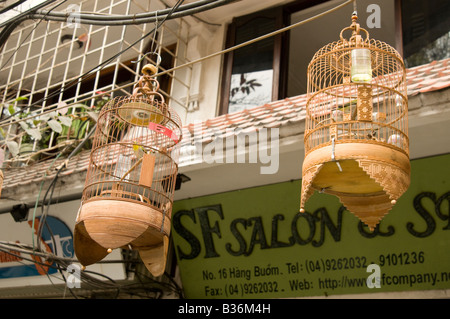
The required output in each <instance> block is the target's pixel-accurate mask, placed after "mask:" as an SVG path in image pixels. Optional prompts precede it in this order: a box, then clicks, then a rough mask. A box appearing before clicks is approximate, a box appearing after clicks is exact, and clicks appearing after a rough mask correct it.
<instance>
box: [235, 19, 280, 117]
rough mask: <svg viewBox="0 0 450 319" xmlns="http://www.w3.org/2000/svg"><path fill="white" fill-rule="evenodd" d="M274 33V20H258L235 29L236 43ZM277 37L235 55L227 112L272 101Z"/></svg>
mask: <svg viewBox="0 0 450 319" xmlns="http://www.w3.org/2000/svg"><path fill="white" fill-rule="evenodd" d="M274 30H275V19H274V18H273V19H271V18H266V17H256V18H254V19H252V20H250V21H248V22H247V23H245V24H242V25H240V26H238V27H236V34H235V44H236V45H237V44H240V43H243V42H246V41H249V40H252V39H254V38H257V37H259V36H261V35H264V34H267V33H270V32H272V31H274ZM273 52H274V38H273V37H270V38H267V39H264V40H261V41H257V42H255V43H253V44H251V45H247V46H245V47H243V48H240V49H238V50H236V51H235V52H234V56H233V66H232V71H231V80H230V81H231V82H230V92H229V102H228V103H229V105H228V112H230V113H231V112H236V111H240V110H243V109H248V108H252V107H256V106H260V105H263V104H265V103H268V102H270V101H271V100H272V86H273V54H274V53H273Z"/></svg>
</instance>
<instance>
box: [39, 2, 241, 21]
mask: <svg viewBox="0 0 450 319" xmlns="http://www.w3.org/2000/svg"><path fill="white" fill-rule="evenodd" d="M232 1H236V0H226V1H224V0H198V1H195V2H192V3H187V4H183V5H180V6H179V10H178V12H182V11H186V10H192V9H198V7H200V9H201V10H200V11H204V10H203V9H202V6H205V5H209V4H211V3H213V2H232ZM171 10H172V8H166V9H162V10H158V11H152V12H143V13H136V14H131V15H103V14H102V15H100V14H95V13H88V14H86V13H81V12H80V13H77V14H76V18H79V19H86V20H98V21H122V20H136V19H143V18H151V17H160V18H161V17H163V16H165V15H167V14H169V13H170V12H171ZM200 11H199V12H200ZM35 15H46V16H47V17H49V18H53V17H59V18H64V19H65V20H67V18H68V16H69V14H68V13H66V12H49V11H47V10H39V11H37V12H36V13H35V14H34V15H33V16H35ZM65 20H64V21H65Z"/></svg>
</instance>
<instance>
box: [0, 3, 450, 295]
mask: <svg viewBox="0 0 450 319" xmlns="http://www.w3.org/2000/svg"><path fill="white" fill-rule="evenodd" d="M203 2H204V5H205V6H204V7H203V6H201V5H198V6H197V7H194V6H193V7H192V8H191V9H189V7H183V6H184V5H186V6H188V5H190V4H196V3H197V2H196V1H185V2H184V3H183V4H182V5H181V6H180V7H178V13H179V16H178V17H177V16H176V15H175V13H176V12H177V10H175V11H174V13H173V14H174V16H171V12H170V9H171V8H172V7H174V6H176V5H177V4H179V3H178V2H176V1H162V0H152V1H141V0H132V1H120V0H111V1H102V0H96V1H60V2H58V1H40V2H39V1H36V3H34V4H33V5H37V7H34V8H31V9H27V8H21V9H22V12H25V13H26V14H24V13H23V14H21V13H17V12H16V11H15V10H12V9H10V10H6V9H4V10H3V11H4V12H2V15H3V20H2V21H1V27H2V30H1V32H2V37H1V40H2V43H0V45H1V46H2V51H1V55H0V63H1V66H2V67H1V70H0V93H1V103H2V104H1V105H2V118H1V120H0V127H1V129H2V132H1V133H2V137H3V150H4V161H3V168H2V171H3V175H4V181H3V188H2V193H1V197H0V211H1V212H2V214H1V215H0V218H1V223H0V224H1V227H2V228H1V232H0V233H1V234H2V238H0V240H1V242H2V252H1V256H2V259H1V264H0V266H1V268H0V271H1V274H2V276H1V277H0V287H1V288H0V296H3V297H5V298H6V297H9V298H11V297H13V298H14V297H16V298H17V297H18V298H20V297H38V298H43V297H57V298H60V297H63V296H64V297H69V296H70V297H72V296H77V295H79V296H88V297H92V296H96V295H99V296H100V295H107V296H113V297H114V296H116V297H117V296H118V297H121V298H127V297H146V298H152V297H155V296H158V294H162V295H164V296H165V297H168V298H177V297H179V296H180V294H181V293H182V292H181V291H183V293H184V296H185V297H188V298H199V297H200V298H226V297H231V298H236V297H239V298H241V297H243V298H248V297H250V298H258V297H264V298H267V297H269V298H284V297H293V298H301V297H324V298H329V297H337V298H340V297H348V296H359V297H363V298H364V297H367V296H370V298H376V297H382V298H386V297H387V298H390V297H393V298H395V297H406V298H410V297H421V296H425V297H430V298H434V297H438V298H441V297H448V294H449V291H450V290H449V289H450V273H448V269H449V268H448V267H449V266H450V259H449V256H448V254H445V252H446V251H447V252H448V249H449V248H450V231H449V227H448V226H449V225H448V204H449V201H448V199H449V197H448V193H449V191H450V189H448V184H447V185H446V181H448V180H449V178H450V171H449V170H448V168H447V166H446V164H445V163H446V161H447V160H448V154H449V153H450V146H449V143H448V136H449V133H450V131H449V126H448V121H449V120H450V112H449V111H448V106H449V94H450V93H449V92H450V91H449V86H450V71H449V70H450V67H449V63H450V50H449V34H450V33H449V32H450V25H449V24H450V21H449V19H448V13H449V5H448V4H447V3H446V2H445V1H440V0H435V1H429V2H428V1H427V2H424V1H414V0H401V1H400V0H392V1H375V2H374V1H365V0H364V1H363V0H358V1H357V2H356V9H357V12H358V21H359V23H360V24H361V26H362V27H364V28H366V29H367V30H368V31H369V33H370V37H371V38H375V39H378V40H381V41H384V42H386V43H388V44H390V45H391V46H393V47H394V48H396V49H397V51H399V52H400V54H401V55H402V56H403V57H404V61H405V66H406V68H407V88H408V100H409V138H410V158H411V163H412V166H413V170H412V184H411V188H410V190H409V193H407V194H405V196H404V199H403V202H400V203H399V206H398V208H396V209H394V210H393V211H392V212H391V213H390V214H389V215H388V216H387V217H386V220H385V221H383V222H382V223H381V225H380V227H379V229H377V230H376V232H377V233H376V234H375V235H374V234H372V235H371V234H370V233H369V232H368V231H367V230H366V229H364V228H362V226H361V225H359V224H358V223H357V221H356V220H353V219H352V217H350V214H349V212H347V211H345V208H342V207H341V206H340V205H339V203H337V202H333V201H332V200H330V199H329V198H327V197H324V196H327V195H324V194H316V195H315V197H314V198H313V199H312V203H311V204H310V206H308V207H307V208H308V210H309V212H308V214H309V215H307V216H309V217H304V216H302V217H300V216H299V215H298V207H299V206H298V203H299V199H300V190H301V186H300V183H299V181H300V180H301V178H302V176H301V167H302V161H303V157H304V145H303V138H304V131H305V106H306V93H307V92H306V87H307V86H306V79H307V77H306V72H307V66H308V63H309V62H310V60H311V58H312V56H313V55H314V53H315V52H316V51H317V50H318V49H320V48H321V47H323V46H324V45H326V44H327V43H330V42H333V41H336V40H337V39H338V38H339V32H340V30H342V29H343V28H345V27H346V26H348V25H349V24H350V23H351V14H352V12H353V11H354V10H355V6H354V3H353V2H352V1H347V2H345V1H334V0H333V1H307V0H298V1H288V0H285V1H276V0H273V1H272V0H271V1H253V0H245V1H220V0H216V1H203ZM199 3H200V1H199ZM8 4H9V2H6V4H5V7H4V8H7V7H8V6H7V5H8ZM15 9H17V8H15ZM58 13H62V14H59V15H58ZM92 13H96V14H97V15H98V16H102V17H103V19H98V17H97V16H96V17H92V16H90V14H92ZM145 13H155V14H153V15H151V14H149V15H148V16H144V14H145ZM13 14H15V15H13ZM9 15H10V16H9ZM114 15H116V16H121V19H120V21H121V22H118V20H115V21H112V20H108V19H106V18H105V17H108V16H114ZM136 17H138V19H141V20H140V21H139V22H136ZM94 18H95V19H94ZM88 20H89V21H88ZM94 20H95V21H94ZM13 22H17V23H13ZM294 25H295V27H292V26H294ZM154 29H156V30H157V31H156V32H153V30H154ZM146 63H155V64H157V65H158V67H159V76H158V81H159V83H160V88H161V92H162V93H163V95H164V97H165V98H166V101H167V102H168V103H169V104H170V106H171V107H172V108H173V109H175V110H176V111H177V113H178V114H179V115H180V118H181V120H182V123H183V137H182V141H181V143H180V144H181V145H180V159H179V163H178V167H179V182H180V185H179V188H177V190H176V191H175V203H174V208H173V211H172V234H173V235H172V238H171V249H170V252H171V253H170V254H169V262H168V265H167V268H166V273H167V275H166V276H163V278H156V279H155V278H151V276H148V274H146V275H145V276H144V275H142V272H144V273H145V270H143V268H142V265H141V264H140V262H139V258H137V256H136V254H133V252H132V251H127V250H116V251H114V252H113V253H112V254H111V255H110V256H108V258H107V260H109V261H110V262H106V263H100V264H96V265H93V266H92V268H88V270H89V269H90V270H91V271H92V272H94V273H97V274H98V275H97V277H95V276H94V277H90V278H88V279H85V280H84V281H83V280H82V281H81V288H76V287H75V288H73V289H71V291H72V292H73V295H69V293H68V292H67V289H66V287H67V284H66V282H65V281H67V278H66V277H68V276H69V274H68V273H66V272H65V271H66V269H67V267H69V266H70V265H71V264H72V263H71V261H73V260H72V258H74V255H73V247H72V246H73V241H72V242H71V240H70V238H71V236H72V235H71V234H72V233H71V230H73V226H74V223H75V218H76V215H77V211H78V209H79V206H80V199H81V193H82V191H83V187H84V182H85V178H86V170H87V166H88V163H89V155H90V147H91V145H90V144H89V142H84V144H82V145H81V146H82V147H81V146H80V147H81V150H80V151H79V152H77V153H72V151H73V149H74V148H76V146H77V145H80V142H81V141H84V140H85V139H86V137H88V136H89V132H90V130H91V129H92V127H93V126H94V125H95V121H96V118H97V116H98V112H99V110H100V109H101V107H102V106H103V105H104V104H105V103H106V102H107V101H108V100H110V99H111V98H113V97H116V96H122V95H127V94H130V93H131V92H132V87H133V85H134V84H135V83H136V81H137V80H138V78H139V76H140V72H139V71H140V69H141V68H142V66H143V65H144V64H146ZM67 117H70V118H71V119H72V121H71V123H73V124H75V123H77V125H78V126H77V130H76V135H73V134H70V132H71V131H70V130H69V132H67V131H63V130H62V128H63V127H64V126H65V125H64V123H66V124H67V122H65V121H66V120H67V119H66V118H67ZM66 126H67V125H66ZM36 131H39V133H37V132H36ZM87 141H89V139H87ZM29 142H30V143H29ZM26 147H29V148H28V149H26ZM77 151H78V149H77ZM69 156H70V157H69ZM433 205H434V206H433ZM391 215H392V216H391ZM40 216H50V217H49V220H48V221H47V222H48V224H49V225H50V222H53V223H54V225H55V226H54V228H51V227H50V226H47V227H48V228H49V229H47V232H45V227H44V228H42V229H44V231H42V230H41V231H38V230H40V229H41V228H40V227H39V217H40ZM36 217H37V218H38V219H37V220H36V219H35V218H36ZM390 218H392V219H390ZM50 219H51V221H50ZM308 227H309V228H308ZM35 230H36V233H34V231H35ZM55 232H57V235H58V236H57V238H58V241H55V237H56V236H54V233H55ZM33 234H35V235H33ZM52 234H53V235H52ZM36 235H39V237H36ZM3 236H4V237H3ZM35 240H36V243H35V242H34V241H35ZM30 241H31V242H30ZM12 242H15V243H21V244H24V246H23V247H20V246H11V243H12ZM38 242H39V243H41V244H39V243H38ZM34 245H36V246H39V248H41V249H42V246H43V247H44V248H45V249H47V251H49V252H53V253H56V254H58V252H59V255H58V256H60V257H61V259H60V260H58V262H59V263H60V264H62V263H63V261H65V262H66V264H64V265H66V269H64V270H58V269H56V268H52V267H51V265H52V264H51V263H50V262H49V261H47V263H45V260H44V259H43V258H44V257H41V259H40V261H39V263H37V262H36V260H35V259H34V258H35V257H33V256H32V255H30V257H29V258H25V257H26V256H28V255H29V254H28V255H27V253H26V252H25V251H23V250H22V251H20V250H19V249H30V247H32V248H34V247H35V246H34ZM71 245H72V246H71ZM56 247H59V250H57V248H56ZM389 247H390V249H388V248H389ZM433 247H438V249H436V251H433ZM45 249H44V251H45ZM18 252H20V254H19V253H18ZM36 258H37V257H36ZM64 258H66V259H64ZM394 258H395V262H394ZM362 259H364V263H361V261H362ZM400 259H402V261H400ZM406 259H408V263H407V262H406ZM413 259H414V260H415V261H414V263H413V262H412V260H413ZM419 259H420V260H419ZM356 263H359V266H356ZM39 264H41V266H35V265H39ZM42 264H43V265H42ZM73 264H75V263H73ZM344 264H346V266H345V265H344ZM370 264H376V265H378V266H379V268H377V269H379V271H380V276H379V278H381V288H379V287H376V286H375V287H372V288H370V287H368V286H367V283H363V284H362V286H358V287H355V284H353V281H352V280H353V279H354V278H353V277H350V275H352V274H353V275H354V277H355V276H356V277H357V278H366V277H368V276H369V275H370V274H371V273H372V272H370V273H369V272H368V269H369V268H368V266H369V265H370ZM437 264H439V265H440V266H436V265H437ZM33 267H34V268H33ZM45 267H47V268H45ZM29 268H32V271H26V270H24V269H29ZM369 270H370V269H369ZM319 273H321V275H320V276H319ZM374 274H375V272H374ZM383 274H384V277H383ZM101 276H104V277H105V276H106V277H108V278H110V279H112V280H114V281H115V283H116V286H108V285H107V284H106V283H105V280H103V281H101V282H102V283H101V284H98V283H97V280H100V279H99V278H100V277H101ZM433 276H434V277H433ZM446 276H447V277H446ZM149 277H150V278H149ZM142 278H145V280H144V281H145V285H141V286H139V287H136V289H135V290H131V289H130V290H125V293H124V294H122V295H115V292H116V291H117V288H118V287H119V285H122V284H123V285H126V284H129V283H130V282H135V281H137V280H138V279H141V280H142ZM344 278H345V279H344ZM405 278H407V280H408V281H404V282H402V280H406V279H405ZM433 278H434V281H433ZM350 279H351V280H350ZM54 281H56V282H57V283H55V282H54ZM350 281H352V284H350ZM106 282H107V280H106ZM199 282H200V283H201V284H199ZM344 282H345V284H344ZM375 283H376V282H375ZM349 285H353V286H352V287H349ZM30 287H31V288H30ZM121 287H123V286H121ZM154 287H157V288H158V289H156V290H152V288H154ZM77 289H78V290H77ZM122 291H124V290H122ZM154 291H157V292H154Z"/></svg>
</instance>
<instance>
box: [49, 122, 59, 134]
mask: <svg viewBox="0 0 450 319" xmlns="http://www.w3.org/2000/svg"><path fill="white" fill-rule="evenodd" d="M48 126H50V128H51V129H52V130H53V131H54V132H56V133H61V131H62V126H61V124H60V123H59V122H58V121H57V120H50V121H48Z"/></svg>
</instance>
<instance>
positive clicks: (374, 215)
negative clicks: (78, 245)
mask: <svg viewBox="0 0 450 319" xmlns="http://www.w3.org/2000/svg"><path fill="white" fill-rule="evenodd" d="M356 21H357V16H356V13H354V14H353V16H352V24H351V26H350V27H347V28H345V29H343V30H342V31H341V34H340V40H339V41H337V42H334V43H330V44H328V45H326V46H325V47H323V48H322V49H320V50H319V51H317V52H316V54H315V55H314V57H313V59H312V60H311V62H310V64H309V66H308V75H307V76H308V94H307V105H306V129H305V159H304V162H303V169H302V193H301V202H300V211H301V212H304V211H305V208H304V207H305V203H306V201H307V200H308V198H309V197H310V196H311V195H312V194H313V193H314V191H316V190H317V191H320V192H324V193H328V194H332V195H335V196H337V197H338V198H339V199H340V201H341V202H342V204H343V205H344V206H345V207H346V208H347V209H348V210H349V211H350V212H352V213H353V214H355V215H356V216H357V217H359V218H360V220H361V221H363V222H364V223H365V224H366V225H368V226H369V228H370V229H371V230H373V229H374V228H375V227H376V226H377V225H378V223H379V222H380V220H381V219H382V218H383V216H384V215H385V214H387V213H388V211H389V210H390V209H391V208H392V207H393V205H395V203H396V201H397V199H398V198H399V197H400V196H401V195H402V194H403V193H404V192H405V191H406V190H407V188H408V187H409V183H410V162H409V141H408V101H407V95H406V83H405V78H406V72H405V68H404V65H403V60H402V58H401V56H400V55H399V54H398V52H397V51H395V49H394V48H392V47H391V46H389V45H388V44H386V43H383V42H380V41H377V40H373V39H369V34H368V32H367V31H366V30H365V29H363V28H360V26H359V24H358V23H357V22H356ZM347 30H350V31H352V35H351V37H350V38H349V39H345V38H344V36H343V33H344V32H345V31H347ZM361 32H364V33H365V34H366V37H365V38H363V37H362V35H361Z"/></svg>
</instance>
